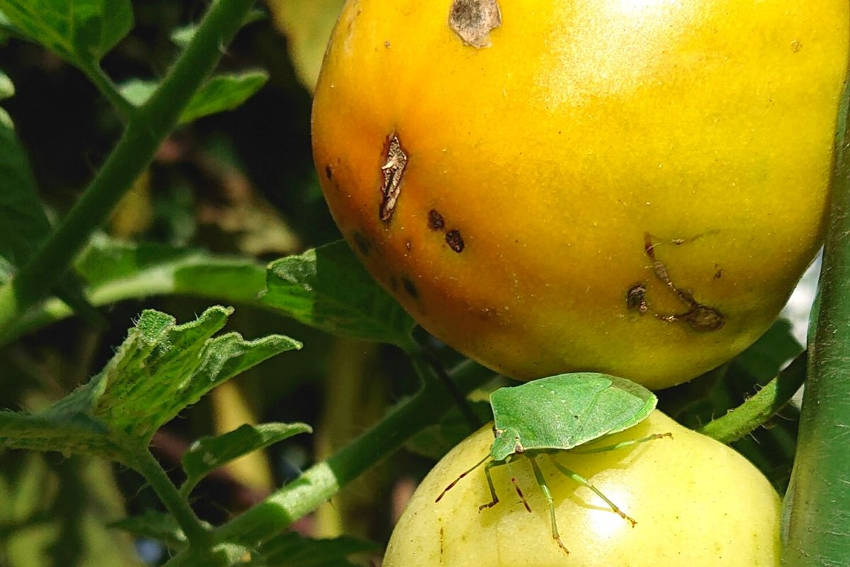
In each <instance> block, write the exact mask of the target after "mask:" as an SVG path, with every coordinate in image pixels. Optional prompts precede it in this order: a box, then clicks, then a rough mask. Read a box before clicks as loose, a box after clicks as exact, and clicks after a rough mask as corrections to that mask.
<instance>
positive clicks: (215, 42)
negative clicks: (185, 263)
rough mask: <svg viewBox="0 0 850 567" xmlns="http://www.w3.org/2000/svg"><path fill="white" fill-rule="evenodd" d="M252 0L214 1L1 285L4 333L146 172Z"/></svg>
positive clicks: (52, 282)
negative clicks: (46, 231)
mask: <svg viewBox="0 0 850 567" xmlns="http://www.w3.org/2000/svg"><path fill="white" fill-rule="evenodd" d="M252 4H253V0H218V1H217V2H213V4H212V6H211V7H210V9H209V12H208V13H207V15H206V17H205V18H204V20H203V22H202V23H201V25H200V26H199V28H198V31H197V32H196V34H195V36H194V37H193V39H192V41H191V43H190V44H189V45H188V47H187V48H186V50H185V51H183V53H182V54H181V55H180V57H179V58H178V60H177V62H176V63H175V64H174V66H173V67H172V68H171V71H170V72H169V73H168V75H167V76H166V77H165V79H164V80H163V81H162V83H161V84H160V86H159V87H158V88H157V90H156V91H155V92H154V93H153V95H151V97H150V98H149V99H148V101H147V102H146V103H145V104H143V105H142V106H140V107H139V108H138V109H137V110H135V111H134V113H133V115H132V118H131V119H130V121H129V123H128V125H127V127H126V129H125V130H124V133H123V135H122V136H121V139H120V140H119V141H118V144H117V145H116V146H115V148H114V149H113V151H112V153H111V154H110V155H109V157H108V158H107V160H106V162H105V163H104V164H103V167H102V168H101V169H100V171H99V172H98V173H97V175H96V176H95V178H94V179H93V180H92V182H91V184H90V185H89V186H88V188H86V191H85V193H83V196H82V197H81V198H80V199H79V200H78V201H77V202H76V204H75V205H74V207H73V208H72V209H71V210H70V211H69V212H68V214H67V215H66V216H65V218H63V219H62V222H61V223H60V224H59V226H58V227H57V228H56V230H55V231H54V232H53V233H52V234H51V235H50V238H48V239H47V240H46V241H45V242H44V243H43V244H42V245H41V246H40V247H39V249H38V250H37V251H36V253H35V254H34V255H33V257H32V258H31V259H30V261H29V262H27V264H26V265H24V266H23V268H21V270H20V271H19V272H18V273H17V274H16V275H15V277H14V278H13V279H12V280H11V281H10V282H8V283H6V284H5V285H4V286H3V287H0V338H2V337H3V335H5V333H7V332H8V328H9V326H10V324H12V323H13V322H14V321H15V320H16V319H17V318H18V317H19V316H21V315H22V314H23V313H24V312H25V311H26V310H27V309H28V308H29V307H30V306H32V305H33V304H34V303H36V302H37V301H39V300H40V299H42V298H43V297H44V296H45V295H46V294H47V292H48V290H50V289H51V288H53V287H54V286H55V285H56V283H57V282H58V281H59V278H60V277H61V276H62V275H63V274H64V273H65V272H66V271H67V270H68V267H69V266H70V264H71V262H72V261H73V259H74V257H75V256H76V255H77V254H78V253H79V252H80V250H81V249H82V247H83V246H84V245H85V243H86V242H87V241H88V239H89V237H90V236H91V233H92V232H93V231H94V230H95V229H96V228H97V227H98V226H100V225H101V224H102V223H103V222H104V221H105V220H106V219H107V218H108V216H109V213H110V212H111V211H112V209H113V208H114V207H115V205H116V204H117V203H118V201H119V200H120V199H121V197H122V196H123V195H124V193H126V191H127V190H128V189H129V188H130V186H131V184H132V183H133V181H134V180H135V179H136V177H138V175H139V174H140V173H141V172H142V171H144V169H145V168H146V167H147V166H148V164H149V163H150V161H151V160H152V159H153V156H154V153H155V152H156V149H157V148H158V147H159V145H160V144H161V143H162V141H163V140H164V139H165V137H166V136H167V135H168V134H169V133H170V132H171V131H172V130H173V129H174V128H175V127H176V125H177V120H178V118H179V117H180V113H181V112H182V111H183V109H184V108H185V107H186V105H187V104H188V103H189V101H190V100H191V98H192V95H193V94H194V93H195V91H197V89H198V88H199V87H200V86H201V83H202V82H203V80H204V79H205V78H206V77H207V76H208V75H209V74H210V72H212V70H213V68H214V67H215V65H216V63H217V62H218V60H219V59H220V58H221V54H222V48H223V46H224V45H226V44H227V43H229V42H230V40H231V39H232V38H233V36H234V35H235V34H236V32H237V31H238V29H239V27H240V26H241V25H242V22H243V21H244V19H245V16H246V14H247V13H248V11H249V9H250V8H251V6H252Z"/></svg>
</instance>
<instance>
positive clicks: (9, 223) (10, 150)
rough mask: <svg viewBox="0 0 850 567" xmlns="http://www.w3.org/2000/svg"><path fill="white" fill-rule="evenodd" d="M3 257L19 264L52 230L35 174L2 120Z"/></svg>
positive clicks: (0, 196) (0, 205) (0, 215)
mask: <svg viewBox="0 0 850 567" xmlns="http://www.w3.org/2000/svg"><path fill="white" fill-rule="evenodd" d="M0 181H2V183H3V190H2V191H0V256H3V257H4V258H6V260H8V261H9V262H10V263H11V264H12V265H14V266H18V265H20V264H21V263H23V262H24V261H26V260H27V259H28V258H29V257H30V255H31V254H32V253H33V252H34V250H35V247H36V245H37V244H38V243H39V242H41V240H42V239H43V238H44V237H45V236H46V235H47V234H48V233H49V232H50V222H49V221H48V220H47V215H46V214H45V212H44V208H43V207H42V205H41V200H40V199H39V198H38V194H37V192H36V183H35V177H34V176H33V174H32V170H31V169H30V165H29V160H28V159H27V155H26V152H25V151H24V148H23V147H22V146H21V144H20V142H19V141H18V137H17V135H16V134H15V131H14V129H12V128H11V127H10V126H7V125H6V124H3V123H2V122H0Z"/></svg>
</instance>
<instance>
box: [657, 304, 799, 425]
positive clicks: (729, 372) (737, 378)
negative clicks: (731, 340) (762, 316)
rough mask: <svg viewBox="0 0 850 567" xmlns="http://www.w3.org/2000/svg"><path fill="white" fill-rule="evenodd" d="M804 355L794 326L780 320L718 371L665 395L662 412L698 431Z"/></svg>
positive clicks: (662, 401) (672, 389) (670, 390)
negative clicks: (789, 362) (796, 358)
mask: <svg viewBox="0 0 850 567" xmlns="http://www.w3.org/2000/svg"><path fill="white" fill-rule="evenodd" d="M801 352H803V347H802V345H800V343H798V342H797V340H796V339H795V338H794V335H793V334H792V332H791V323H790V322H789V321H788V320H787V319H779V320H778V321H776V322H775V323H774V324H773V326H771V328H770V329H768V330H767V332H765V334H764V335H762V336H761V337H759V339H758V340H757V341H756V342H755V343H753V344H752V345H750V347H749V348H747V349H746V350H744V352H742V353H741V354H739V355H738V356H737V357H735V358H734V359H732V360H731V361H730V362H729V363H727V364H726V365H724V366H722V367H720V368H719V369H716V370H713V371H711V372H708V373H706V374H704V375H702V376H700V377H699V378H697V379H695V380H692V381H691V382H687V383H685V384H682V385H680V386H676V387H674V388H670V389H668V390H666V391H665V395H664V397H663V399H662V400H661V410H662V411H664V412H665V413H667V414H668V415H670V416H671V417H672V418H673V419H675V420H677V421H678V422H679V423H682V424H683V425H686V426H688V427H691V428H698V427H700V426H702V425H704V424H706V423H707V422H709V421H710V420H711V419H713V418H714V417H716V416H719V415H723V414H724V413H726V412H727V411H729V410H730V409H732V408H734V407H737V406H739V405H740V404H741V403H743V402H744V400H745V399H746V398H747V397H748V396H749V395H751V394H752V393H753V392H754V391H755V389H756V388H757V387H759V386H763V385H764V384H766V383H767V382H769V381H770V380H771V379H773V378H774V377H775V376H776V375H777V374H778V373H779V370H780V368H782V367H783V366H784V365H785V364H786V363H788V361H790V360H791V359H793V358H794V357H795V356H797V355H798V354H800V353H801Z"/></svg>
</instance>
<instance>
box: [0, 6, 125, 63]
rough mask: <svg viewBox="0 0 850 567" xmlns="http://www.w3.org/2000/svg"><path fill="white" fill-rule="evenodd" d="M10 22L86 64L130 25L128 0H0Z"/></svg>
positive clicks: (48, 46)
mask: <svg viewBox="0 0 850 567" xmlns="http://www.w3.org/2000/svg"><path fill="white" fill-rule="evenodd" d="M0 9H2V10H3V13H4V14H5V15H6V17H7V18H8V20H9V21H10V22H11V24H12V25H14V26H15V28H17V29H18V30H20V31H21V32H22V33H23V34H24V35H26V36H27V37H28V38H30V39H31V40H33V41H35V42H38V43H40V44H41V45H43V46H44V47H46V48H48V49H50V50H51V51H53V52H54V53H56V54H57V55H59V56H60V57H62V58H63V59H65V60H67V61H69V62H70V63H73V64H75V65H77V66H89V65H92V64H94V63H97V62H98V61H100V59H101V58H102V57H103V56H104V55H105V54H106V53H107V52H108V51H109V50H110V49H112V48H113V47H114V46H115V44H116V43H118V42H119V41H120V40H121V39H122V38H123V37H124V36H125V35H127V33H129V31H130V30H131V29H132V28H133V8H132V5H131V3H130V1H129V0H0Z"/></svg>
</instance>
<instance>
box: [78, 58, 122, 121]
mask: <svg viewBox="0 0 850 567" xmlns="http://www.w3.org/2000/svg"><path fill="white" fill-rule="evenodd" d="M78 67H79V68H80V69H81V70H82V72H83V73H85V75H86V77H88V78H89V80H90V81H91V82H92V83H93V84H94V86H95V87H97V90H99V91H100V94H102V95H103V97H104V98H105V99H106V100H108V101H109V104H111V105H112V106H113V108H115V111H116V112H118V115H119V116H120V117H121V118H122V120H124V121H125V122H127V121H129V120H130V119H131V118H132V117H133V114H135V112H136V107H135V106H133V103H131V102H130V101H129V100H127V99H126V98H124V95H122V94H121V93H120V92H119V91H118V88H117V87H116V86H115V83H113V82H112V79H111V78H109V75H107V74H106V73H105V72H104V71H103V69H101V67H100V65H97V64H91V65H82V64H80V65H78Z"/></svg>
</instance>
